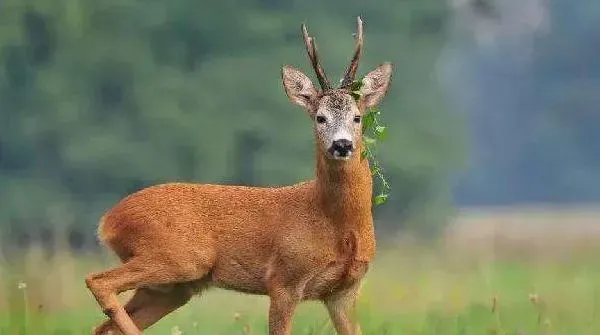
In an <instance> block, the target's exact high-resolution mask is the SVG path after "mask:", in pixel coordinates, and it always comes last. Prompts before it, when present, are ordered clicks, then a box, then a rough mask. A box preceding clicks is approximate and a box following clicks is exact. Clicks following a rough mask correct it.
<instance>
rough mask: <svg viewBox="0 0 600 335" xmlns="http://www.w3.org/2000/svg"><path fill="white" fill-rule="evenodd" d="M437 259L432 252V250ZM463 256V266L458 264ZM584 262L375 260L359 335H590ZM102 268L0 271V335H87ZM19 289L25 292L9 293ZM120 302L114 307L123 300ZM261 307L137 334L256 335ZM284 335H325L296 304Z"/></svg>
mask: <svg viewBox="0 0 600 335" xmlns="http://www.w3.org/2000/svg"><path fill="white" fill-rule="evenodd" d="M435 249H437V250H435ZM467 256H468V257H467ZM593 258H594V257H593V256H592V257H589V258H588V257H585V256H579V257H577V256H570V257H561V258H558V257H537V258H536V257H514V255H513V254H509V255H508V256H501V255H498V254H487V255H486V254H483V253H481V254H479V253H477V254H474V253H472V252H471V253H469V254H464V253H461V252H458V251H456V252H453V251H448V250H442V249H438V248H427V247H424V246H420V247H419V246H413V247H405V248H402V249H401V250H393V251H382V252H380V253H379V254H378V256H377V260H376V261H375V263H374V264H373V266H372V268H371V271H370V272H369V274H368V276H367V279H366V281H365V283H364V286H363V290H362V294H361V299H360V303H359V315H360V320H361V324H362V328H363V333H364V334H402V335H412V334H415V335H416V334H448V335H450V334H452V335H454V334H456V335H458V334H461V335H482V334H507V335H508V334H514V335H517V334H566V335H585V334H590V335H592V334H594V335H596V334H600V316H598V313H599V312H598V307H597V306H598V303H600V262H597V261H594V259H593ZM110 264H114V260H112V259H109V258H107V259H97V258H92V257H86V256H78V257H73V256H71V255H69V254H66V253H65V254H62V255H58V256H56V257H55V258H53V259H50V260H45V259H44V258H43V256H42V254H41V253H40V252H38V251H36V250H31V251H29V252H28V253H26V254H24V255H23V257H22V259H20V260H13V261H12V262H11V265H7V264H4V265H1V266H0V334H1V335H15V334H56V335H58V334H65V335H66V334H89V332H90V330H91V328H92V327H93V326H94V325H95V324H97V323H99V322H100V321H101V320H103V318H104V317H103V315H102V313H101V312H100V310H99V309H98V308H97V306H96V305H95V302H94V300H93V298H92V297H91V295H90V294H89V293H88V292H87V291H86V289H85V286H84V282H83V278H84V276H85V273H87V272H88V271H93V270H100V269H103V268H105V267H107V266H109V265H110ZM20 282H25V283H26V284H27V287H26V288H23V287H21V288H19V287H18V284H19V283H20ZM125 298H126V297H124V299H125ZM267 308H268V300H267V299H266V298H265V297H258V296H247V295H242V294H237V293H234V292H225V291H221V290H213V291H209V292H207V293H206V294H204V295H203V296H202V297H197V298H195V299H194V300H193V301H192V302H191V303H189V304H188V305H186V306H184V307H183V308H181V309H180V310H178V311H177V312H175V313H173V314H171V315H169V316H168V317H166V318H164V319H163V320H161V321H159V323H158V324H156V325H155V326H153V327H152V328H150V329H149V330H147V332H146V333H147V334H176V333H177V331H174V328H177V329H179V330H180V331H181V332H182V334H223V335H227V334H265V333H266V318H267ZM294 334H334V332H333V330H332V326H331V323H330V322H329V320H328V318H327V314H326V312H325V309H324V308H323V307H322V306H321V305H320V304H318V303H304V304H302V305H301V306H300V307H299V308H298V310H297V312H296V315H295V318H294Z"/></svg>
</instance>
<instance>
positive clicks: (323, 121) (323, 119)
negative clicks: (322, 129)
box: [317, 115, 327, 124]
mask: <svg viewBox="0 0 600 335" xmlns="http://www.w3.org/2000/svg"><path fill="white" fill-rule="evenodd" d="M325 122H327V119H326V118H325V117H324V116H323V115H317V123H321V124H323V123H325Z"/></svg>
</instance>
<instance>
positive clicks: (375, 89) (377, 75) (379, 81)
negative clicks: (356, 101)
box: [361, 63, 393, 107]
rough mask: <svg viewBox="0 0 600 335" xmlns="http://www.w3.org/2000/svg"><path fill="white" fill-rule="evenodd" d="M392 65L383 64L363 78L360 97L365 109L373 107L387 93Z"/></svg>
mask: <svg viewBox="0 0 600 335" xmlns="http://www.w3.org/2000/svg"><path fill="white" fill-rule="evenodd" d="M392 70H393V67H392V63H383V64H381V65H379V66H378V67H377V68H376V69H375V70H373V71H371V72H369V73H368V74H367V75H366V76H365V77H364V78H363V86H362V89H361V95H362V97H363V99H364V102H365V105H366V107H374V106H376V105H378V104H379V102H381V99H383V97H384V96H385V94H386V93H387V90H388V87H389V86H390V81H391V78H392Z"/></svg>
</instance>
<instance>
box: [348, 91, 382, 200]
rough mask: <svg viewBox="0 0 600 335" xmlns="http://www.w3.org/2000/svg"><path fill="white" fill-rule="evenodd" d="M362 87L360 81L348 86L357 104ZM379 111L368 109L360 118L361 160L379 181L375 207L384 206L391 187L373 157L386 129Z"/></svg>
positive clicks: (373, 108)
mask: <svg viewBox="0 0 600 335" xmlns="http://www.w3.org/2000/svg"><path fill="white" fill-rule="evenodd" d="M362 86H363V81H362V79H359V80H357V81H354V82H353V83H352V85H351V86H350V95H352V97H353V98H354V100H356V101H357V102H358V101H359V100H360V97H361V93H360V89H361V88H362ZM380 115H381V111H379V109H377V108H375V107H371V108H369V111H368V112H367V113H366V114H365V115H363V117H362V128H363V135H362V140H363V143H364V146H363V151H362V152H361V158H362V159H364V158H367V159H368V160H369V161H370V162H371V173H372V174H373V176H374V177H375V178H377V179H378V180H379V184H380V186H381V187H380V192H379V194H377V195H376V196H375V199H374V203H375V205H376V206H378V205H382V204H384V203H385V202H386V201H387V199H388V196H389V193H390V190H391V187H390V184H389V183H388V182H387V180H386V179H385V176H384V174H383V168H382V167H381V164H380V163H379V161H378V160H377V158H376V157H375V145H376V144H377V142H381V141H383V140H384V139H385V138H386V135H387V127H385V126H383V125H382V124H381V122H380V120H379V116H380Z"/></svg>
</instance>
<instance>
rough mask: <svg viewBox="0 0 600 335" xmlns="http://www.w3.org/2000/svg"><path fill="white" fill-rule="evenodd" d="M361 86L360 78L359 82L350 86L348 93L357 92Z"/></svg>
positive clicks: (356, 81)
mask: <svg viewBox="0 0 600 335" xmlns="http://www.w3.org/2000/svg"><path fill="white" fill-rule="evenodd" d="M363 85H364V84H363V80H362V78H361V79H359V80H355V81H354V82H353V83H352V84H350V91H352V92H359V91H360V89H361V88H362V87H363Z"/></svg>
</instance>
